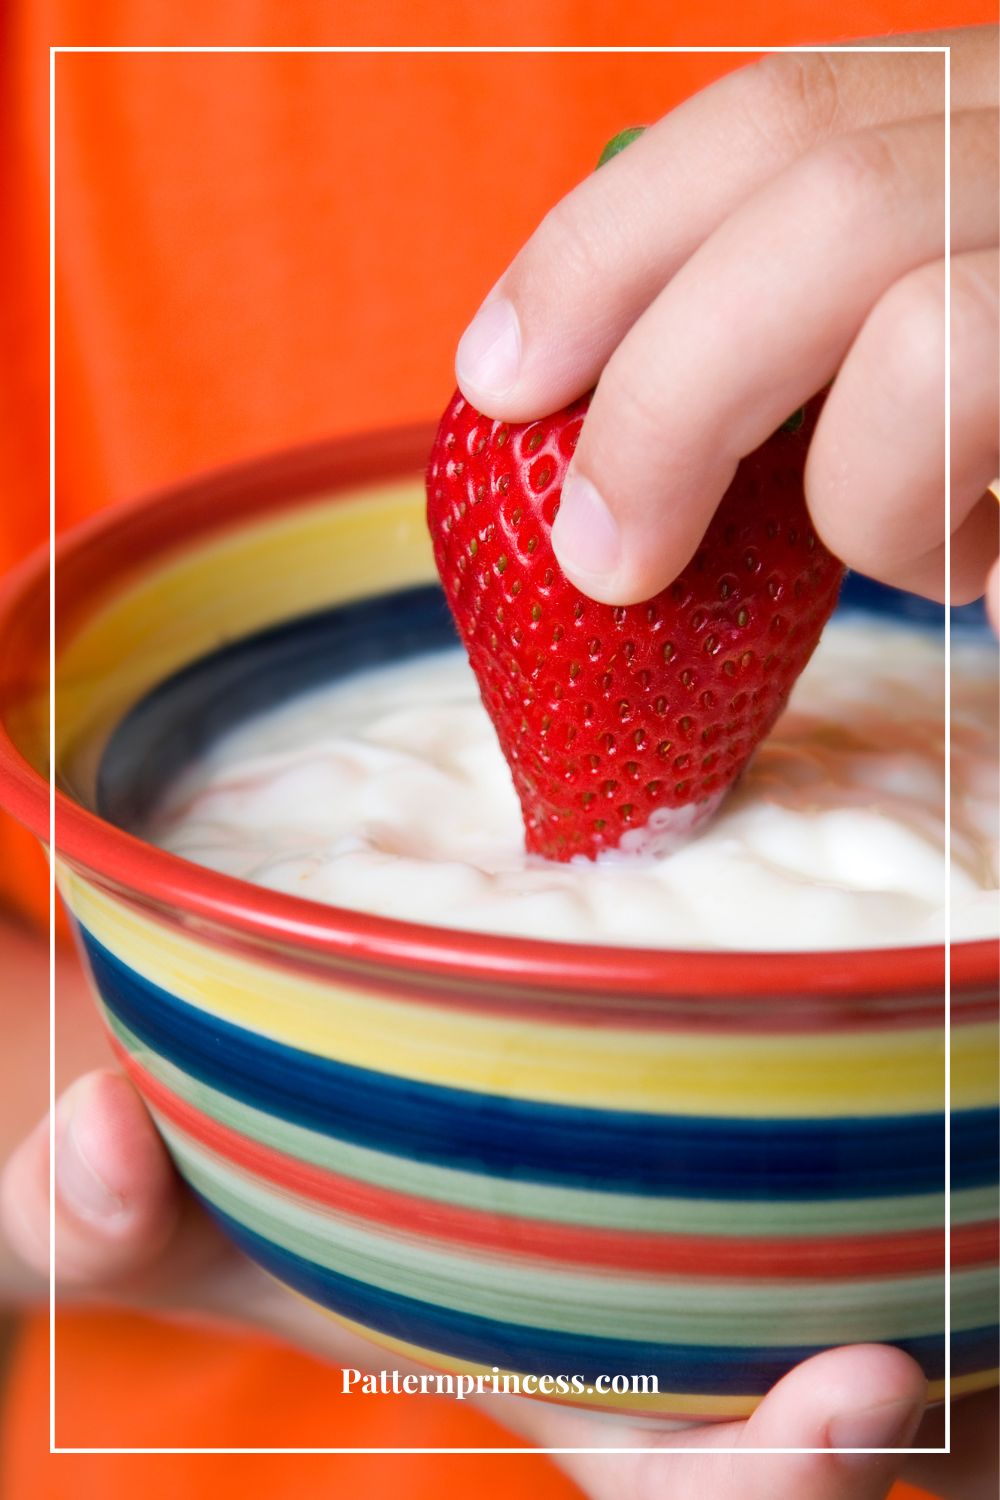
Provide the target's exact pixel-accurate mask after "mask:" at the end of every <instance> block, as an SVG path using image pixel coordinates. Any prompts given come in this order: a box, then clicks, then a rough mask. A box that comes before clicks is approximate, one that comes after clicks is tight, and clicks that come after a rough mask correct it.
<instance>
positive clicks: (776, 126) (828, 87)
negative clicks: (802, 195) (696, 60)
mask: <svg viewBox="0 0 1000 1500" xmlns="http://www.w3.org/2000/svg"><path fill="white" fill-rule="evenodd" d="M746 72H747V79H748V83H749V84H750V88H749V91H748V99H747V107H748V110H749V113H750V118H751V120H752V121H753V123H754V125H755V127H756V128H757V129H758V130H759V131H760V132H761V133H762V134H764V135H765V136H767V137H768V138H769V139H770V141H771V143H772V144H776V145H778V146H781V147H784V148H786V149H787V147H789V146H791V147H793V148H794V149H795V150H797V151H801V150H804V149H805V148H806V147H807V146H809V145H811V144H812V143H813V142H814V141H816V140H819V139H822V138H823V137H824V136H826V135H829V134H830V133H831V132H832V131H833V130H835V129H836V128H837V125H838V123H839V121H840V117H841V83H840V75H839V72H838V69H837V65H836V63H835V62H834V61H833V59H832V58H831V57H830V56H829V55H828V54H827V53H825V52H772V53H770V54H769V55H768V56H767V57H763V58H761V60H760V61H759V62H757V63H754V64H753V65H752V66H751V67H750V68H748V69H747V70H746Z"/></svg>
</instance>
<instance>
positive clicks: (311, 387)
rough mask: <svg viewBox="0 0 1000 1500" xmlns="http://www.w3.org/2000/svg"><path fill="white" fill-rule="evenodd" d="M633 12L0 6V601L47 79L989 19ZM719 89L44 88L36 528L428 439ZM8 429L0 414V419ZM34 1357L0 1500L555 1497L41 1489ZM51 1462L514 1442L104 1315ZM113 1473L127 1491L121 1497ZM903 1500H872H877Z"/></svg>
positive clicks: (89, 1483)
mask: <svg viewBox="0 0 1000 1500" xmlns="http://www.w3.org/2000/svg"><path fill="white" fill-rule="evenodd" d="M684 10H685V11H687V12H689V13H688V14H685V15H684V17H683V34H680V29H679V26H678V23H677V22H676V21H675V20H674V19H673V12H674V11H675V8H674V7H670V6H664V5H663V4H662V3H661V0H630V3H629V4H628V6H627V7H622V8H621V11H620V12H618V11H616V10H615V9H614V8H609V7H608V6H607V5H606V4H605V3H603V0H561V3H550V4H546V3H544V0H509V3H507V4H505V5H504V6H501V7H496V6H483V5H481V4H479V3H478V0H464V3H458V0H453V3H445V0H441V3H436V4H432V3H420V0H382V3H380V4H379V5H377V6H371V5H370V4H369V3H368V0H343V3H340V4H338V5H336V6H331V5H330V4H329V3H328V0H297V3H296V0H286V3H283V4H280V5H279V4H275V3H273V0H214V3H213V4H212V5H211V6H204V5H201V4H197V3H194V0H173V3H172V4H171V5H168V6H165V5H163V4H162V3H160V0H103V3H102V0H75V3H74V0H8V3H7V4H6V5H4V6H2V7H0V28H2V31H0V69H2V70H3V72H2V74H0V81H2V84H3V89H2V94H0V108H2V109H3V111H4V113H5V116H6V118H5V120H4V122H3V123H4V128H3V130H0V184H2V190H3V201H4V204H5V209H6V212H5V232H4V235H3V236H2V237H0V256H2V263H3V276H2V279H0V335H2V340H3V344H2V347H3V348H4V351H5V360H4V363H5V368H4V370H3V372H2V375H0V380H2V381H3V382H4V384H3V387H2V389H3V390H4V392H5V407H4V409H3V411H2V412H0V484H2V493H3V495H4V497H5V498H4V504H3V506H2V509H0V570H2V569H3V568H5V567H7V566H9V565H10V564H11V563H12V562H13V561H14V560H15V559H16V558H17V557H19V556H20V555H22V554H23V553H24V552H25V551H26V550H27V549H28V548H29V547H30V546H32V545H35V544H38V543H40V542H41V541H42V540H43V539H44V536H45V517H46V506H45V497H46V493H47V481H46V465H47V433H46V411H45V400H46V381H47V317H48V291H47V270H48V265H47V254H46V242H47V218H46V216H47V196H48V189H47V163H48V149H47V125H48V104H47V73H48V58H47V48H48V46H49V44H50V43H51V42H58V43H60V44H62V45H70V44H71V45H91V46H94V45H115V44H117V45H161V46H162V45H169V44H174V45H192V44H203V45H204V44H211V45H226V44H234V43H235V44H242V45H247V44H252V45H257V46H274V45H299V46H309V45H317V44H328V45H336V44H341V45H343V44H350V43H357V44H373V43H417V44H424V45H430V44H439V43H446V42H450V43H490V44H504V43H506V44H517V43H525V42H530V43H535V44H540V43H571V44H591V45H600V44H607V43H611V44H624V43H628V44H633V45H648V44H654V43H672V44H684V45H691V44H695V43H699V42H700V43H714V44H719V45H726V44H735V43H745V44H750V45H757V44H764V45H777V44H781V43H789V42H807V41H826V40H831V39H833V38H836V37H840V38H845V37H850V36H858V35H864V34H871V33H879V32H884V31H887V30H904V29H921V28H926V27H929V26H933V25H937V26H946V25H954V24H963V23H970V22H976V21H988V20H992V19H993V12H994V5H993V3H992V0H838V3H837V4H836V5H833V4H832V3H831V4H829V5H828V6H826V7H824V6H823V5H822V4H819V5H817V4H816V3H815V0H772V3H771V4H770V5H769V6H768V7H767V11H766V21H765V22H764V23H761V22H759V21H758V19H756V18H755V17H754V16H753V15H752V13H751V11H750V10H749V8H747V7H744V6H741V5H736V4H725V3H716V4H715V5H712V4H708V5H704V6H701V7H699V8H698V11H697V15H695V14H693V13H690V12H691V8H689V7H685V8H684ZM743 60H744V59H740V58H737V57H733V56H724V55H723V56H719V55H711V54H703V55H688V56H671V57H669V58H664V57H657V56H650V55H646V56H643V55H638V56H617V57H608V56H604V57H580V56H521V57H512V56H468V55H466V56H450V57H442V56H381V57H373V56H365V55H354V56H346V55H327V56H319V57H316V56H294V57H280V58H279V57H274V56H270V57H260V56H226V55H202V56H176V55H175V56H144V55H139V56H136V55H120V56H100V55H65V54H64V55H61V56H59V57H58V58H57V61H56V79H57V85H56V88H57V112H56V114H57V188H58V197H57V223H58V228H59V238H58V254H57V286H58V310H57V327H58V364H57V387H58V439H59V441H58V455H59V472H58V486H59V523H60V525H69V524H72V523H73V522H75V521H77V520H78V519H80V518H81V517H83V516H85V515H88V514H90V513H92V512H93V511H94V510H95V509H97V508H98V507H100V506H103V505H105V504H107V503H109V502H110V501H114V500H118V499H121V498H124V497H127V496H130V495H133V494H135V493H138V492H140V491H143V490H145V489H147V488H150V487H152V486H156V485H160V484H163V483H169V482H171V481H172V480H174V479H176V478H178V477H180V476H183V475H186V474H188V473H190V472H192V471H195V470H198V469H201V468H204V467H206V466H209V465H213V464H219V463H225V462H227V461H229V460H230V459H233V458H237V457H244V456H246V455H248V454H251V453H254V452H257V451H261V450H265V449H271V448H276V447H281V446H283V445H285V444H289V443H296V442H300V441H303V440H306V439H310V438H314V437H319V436H324V435H329V434H332V433H338V432H349V431H353V430H357V429H360V428H367V427H374V426H379V425H382V424H385V423H390V422H394V421H403V420H409V419H412V418H417V417H419V418H431V417H432V416H434V415H436V413H437V412H438V411H439V409H440V408H441V406H442V404H443V402H444V400H445V399H446V397H447V395H448V393H449V391H450V389H451V384H452V374H451V358H452V353H453V349H454V345H455V341H456V339H457V336H458V334H459V333H460V331H461V329H462V327H463V325H464V322H465V320H466V319H467V317H468V315H469V314H470V312H471V311H472V310H473V308H474V307H475V305H476V304H477V302H478V300H479V299H480V297H481V296H482V295H483V293H484V292H485V290H486V289H487V288H488V287H489V285H490V284H491V283H492V281H493V279H494V278H495V277H496V275H497V274H498V273H499V272H500V271H501V270H502V268H503V267H504V265H505V264H506V262H507V261H508V259H509V258H510V256H511V254H512V253H513V251H514V250H515V249H516V248H517V246H518V245H519V244H520V243H521V242H522V241H523V239H524V238H525V236H526V234H527V233H528V232H529V231H530V229H531V228H532V227H533V225H534V224H535V223H536V221H537V220H538V218H539V217H540V216H541V214H542V213H543V212H544V211H545V209H546V208H547V207H548V206H549V204H550V203H551V202H552V201H553V200H554V199H555V198H556V197H557V196H558V195H559V194H560V193H562V192H563V191H565V189H566V188H567V187H569V186H570V185H571V184H572V183H573V182H574V181H575V180H577V179H578V178H579V177H580V176H581V175H582V174H584V173H586V172H587V171H588V170H590V168H591V167H592V165H593V162H594V159H595V156H596V154H597V152H598V150H599V149H600V146H601V144H602V143H603V141H604V140H605V138H606V137H608V136H609V135H610V134H612V133H613V131H614V130H616V129H617V128H619V127H620V126H622V125H623V124H627V123H632V122H635V121H642V120H648V119H652V118H655V117H656V116H658V115H659V114H662V113H663V112H664V111H665V110H666V109H668V108H670V106H671V105H672V104H674V103H676V102H677V101H678V100H679V99H680V98H682V97H683V96H684V95H686V94H688V93H690V92H691V91H692V90H694V89H696V88H698V87H700V86H701V85H702V84H704V83H706V82H707V81H709V80H710V79H711V78H712V77H714V76H717V75H718V74H719V73H720V72H721V71H722V70H723V69H726V68H729V67H732V66H735V65H737V64H738V63H739V62H741V61H743ZM8 398H9V399H8ZM0 902H2V903H6V904H8V905H10V906H13V907H15V908H17V909H19V910H21V911H22V912H25V913H28V912H34V913H35V914H36V915H38V914H40V913H42V912H44V865H43V863H42V861H41V860H40V859H39V858H38V857H37V856H36V855H34V854H33V853H31V852H29V849H28V846H27V841H26V840H25V839H23V838H22V837H21V836H20V835H19V834H18V833H17V832H15V831H14V830H13V829H12V827H11V826H10V824H9V823H6V822H3V821H0ZM46 1406H47V1369H46V1338H45V1328H44V1324H43V1322H42V1321H41V1320H40V1319H37V1320H29V1322H28V1323H27V1324H26V1326H25V1328H24V1330H23V1336H22V1338H21V1341H20V1344H19V1346H18V1348H17V1350H16V1353H15V1359H14V1363H13V1374H12V1379H11V1384H10V1395H9V1399H8V1402H7V1409H6V1416H5V1424H4V1438H5V1441H4V1443H3V1450H2V1451H3V1458H2V1460H0V1463H2V1465H3V1467H2V1468H0V1481H2V1482H0V1493H2V1495H3V1496H4V1497H8V1496H9V1497H11V1500H21V1497H22V1496H26V1495H31V1496H32V1497H37V1500H47V1497H51V1500H56V1497H58V1500H73V1497H75V1496H77V1495H83V1494H84V1493H90V1492H91V1491H99V1492H100V1493H101V1494H102V1495H104V1496H106V1497H109V1500H113V1497H114V1496H117V1495H118V1494H122V1495H124V1494H126V1493H128V1494H129V1495H131V1494H133V1493H134V1492H135V1491H136V1490H137V1489H138V1488H139V1487H140V1486H141V1488H142V1490H143V1492H144V1493H145V1494H146V1496H147V1497H149V1500H157V1497H158V1496H160V1495H161V1494H162V1495H163V1496H166V1495H167V1494H168V1493H169V1494H170V1495H173V1494H175V1493H183V1494H185V1495H188V1496H192V1497H195V1500H196V1497H198V1496H200V1495H208V1494H213V1495H216V1494H218V1495H220V1496H225V1495H228V1494H234V1495H235V1494H236V1493H241V1494H242V1495H243V1496H247V1497H252V1496H254V1495H257V1494H260V1495H263V1494H265V1493H266V1494H268V1495H269V1496H285V1495H287V1496H289V1497H293V1496H295V1497H298V1496H306V1495H312V1494H314V1493H319V1492H320V1488H321V1486H322V1492H323V1493H327V1492H328V1489H329V1487H330V1486H331V1484H332V1483H333V1482H334V1481H333V1480H332V1479H331V1476H332V1475H335V1476H336V1479H335V1482H336V1484H337V1486H338V1487H340V1486H344V1487H347V1488H350V1487H351V1485H352V1480H353V1481H354V1482H355V1483H356V1484H357V1487H358V1488H361V1489H363V1490H364V1491H365V1492H366V1493H373V1494H375V1493H381V1492H382V1489H383V1487H384V1489H385V1490H386V1491H388V1490H390V1488H391V1489H394V1490H395V1491H396V1492H397V1493H398V1494H399V1495H400V1496H405V1497H417V1496H422V1495H424V1494H427V1495H431V1494H433V1495H435V1496H439V1497H446V1496H447V1495H448V1494H457V1493H458V1492H459V1491H462V1492H464V1491H465V1490H466V1489H467V1488H468V1489H471V1490H473V1491H474V1492H477V1493H479V1494H481V1495H483V1496H484V1497H486V1496H490V1495H494V1494H496V1495H499V1494H500V1493H501V1492H502V1491H505V1490H506V1488H507V1486H508V1485H509V1483H510V1471H509V1468H508V1462H515V1463H517V1464H519V1465H521V1466H522V1467H520V1468H519V1469H518V1475H519V1476H521V1475H522V1474H524V1469H523V1466H524V1465H525V1464H527V1465H529V1466H530V1468H531V1475H530V1479H529V1478H528V1476H527V1475H525V1476H524V1477H525V1479H526V1481H527V1485H528V1487H529V1488H530V1490H531V1492H532V1493H534V1494H536V1495H538V1496H540V1497H541V1496H551V1497H558V1496H564V1495H565V1496H568V1495H570V1494H572V1493H575V1491H574V1490H573V1488H572V1486H570V1485H569V1484H568V1482H567V1481H565V1480H563V1479H562V1478H561V1477H560V1476H559V1475H558V1474H557V1473H556V1471H555V1470H554V1469H553V1468H552V1467H551V1466H550V1465H549V1464H548V1463H547V1461H546V1460H545V1459H542V1458H539V1459H538V1460H534V1459H523V1458H522V1459H517V1460H510V1461H507V1460H503V1459H500V1458H495V1459H489V1458H479V1459H463V1460H462V1461H461V1463H460V1464H456V1463H454V1462H453V1461H449V1460H448V1459H446V1458H426V1459H421V1460H415V1459H408V1458H384V1459H360V1458H348V1457H344V1458H339V1459H309V1458H287V1459H282V1458H274V1459H258V1460H257V1461H255V1462H248V1461H246V1460H240V1459H227V1458H215V1459H201V1460H199V1459H197V1458H185V1457H177V1458H170V1459H166V1458H159V1459H153V1460H141V1459H135V1458H130V1459H112V1458H90V1459H88V1458H65V1457H63V1458H56V1459H49V1458H47V1457H46V1456H45V1447H46V1430H45V1419H44V1415H43V1414H44V1411H45V1408H46ZM58 1410H59V1430H58V1437H59V1441H60V1443H62V1444H80V1445H82V1446H92V1445H100V1444H102V1443H104V1444H110V1443H113V1444H115V1445H118V1444H122V1445H139V1446H142V1445H146V1444H148V1443H160V1444H164V1445H168V1446H175V1445H195V1446H197V1445H205V1444H211V1445H214V1446H218V1445H227V1444H230V1443H248V1444H253V1445H258V1444H260V1443H261V1442H264V1443H268V1444H270V1443H273V1444H276V1445H285V1444H287V1443H303V1444H316V1443H319V1444H324V1445H334V1446H336V1445H343V1444H357V1443H371V1444H372V1445H378V1444H380V1443H382V1444H405V1443H406V1442H408V1441H409V1442H415V1443H419V1444H422V1445H428V1446H434V1445H441V1446H450V1445H476V1444H479V1443H489V1444H497V1445H499V1444H504V1443H509V1442H510V1440H509V1439H508V1438H506V1437H505V1436H504V1435H503V1434H502V1433H501V1432H500V1431H499V1429H494V1428H493V1426H492V1424H490V1423H489V1422H488V1421H487V1419H486V1418H484V1417H483V1416H481V1415H480V1414H478V1413H476V1412H474V1411H472V1410H471V1409H468V1408H464V1407H459V1406H457V1405H454V1404H450V1403H447V1402H444V1401H441V1402H430V1401H428V1400H424V1399H421V1398H416V1399H414V1400H409V1401H408V1400H407V1399H406V1398H391V1397H387V1398H370V1399H368V1400H365V1401H361V1400H358V1399H353V1400H351V1401H350V1403H349V1404H345V1403H344V1402H343V1401H341V1400H338V1395H337V1383H336V1380H335V1379H334V1376H333V1375H332V1374H331V1373H330V1372H329V1371H327V1370H324V1369H323V1368H322V1367H321V1366H319V1365H317V1364H316V1363H315V1362H314V1361H312V1360H309V1359H306V1358H304V1357H303V1356H300V1355H297V1354H293V1353H290V1352H287V1351H283V1350H280V1349H276V1348H274V1347H273V1346H271V1345H267V1344H264V1343H261V1342H258V1341H254V1340H249V1339H237V1338H228V1337H219V1336H216V1335H212V1336H211V1337H209V1336H207V1335H204V1334H199V1333H197V1332H194V1331H191V1330H180V1329H177V1328H173V1327H166V1326H163V1325H161V1324H158V1323H156V1322H154V1321H152V1320H146V1319H141V1318H138V1317H132V1316H125V1315H122V1314H111V1313H100V1312H88V1313H73V1314H65V1315H63V1316H62V1317H61V1318H60V1324H59V1363H58ZM137 1467H138V1468H139V1469H141V1477H140V1474H139V1473H137ZM904 1493H909V1494H911V1495H912V1494H915V1493H916V1492H912V1491H910V1492H906V1491H903V1490H900V1491H898V1492H897V1496H898V1500H902V1496H903V1495H904Z"/></svg>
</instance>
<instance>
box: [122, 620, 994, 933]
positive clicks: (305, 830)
mask: <svg viewBox="0 0 1000 1500" xmlns="http://www.w3.org/2000/svg"><path fill="white" fill-rule="evenodd" d="M997 698H998V690H997V655H996V652H995V650H994V649H993V648H992V647H991V646H990V645H988V644H985V643H971V642H965V641H957V642H954V643H953V646H952V698H951V713H952V749H951V754H952V767H951V837H952V861H951V872H950V899H951V935H952V938H953V939H954V940H955V941H960V940H963V939H969V938H981V937H992V936H994V935H996V933H997V931H998V927H1000V898H998V892H997V884H998V879H997V867H998V853H997V843H998V829H997V823H998V807H997V753H998V745H997V738H998V736H997V722H998V702H997ZM944 710H945V672H944V646H943V641H942V640H941V639H940V638H939V637H938V636H936V635H934V634H932V633H924V632H921V631H917V630H910V629H906V628H903V627H895V626H885V625H882V624H878V623H874V622H873V621H872V620H870V619H868V618H865V617H853V618H852V617H850V616H848V617H847V618H846V619H844V620H839V621H835V622H834V623H833V624H832V625H830V626H829V627H828V628H827V630H826V632H825V634H824V636H823V639H822V641H821V642H820V645H819V647H818V649H817V651H816V654H815V655H814V657H813V659H812V661H811V662H810V663H809V665H808V667H807V668H806V670H805V672H804V674H803V676H802V677H801V678H800V680H799V682H798V684H797V685H796V688H795V691H794V693H793V695H792V699H791V701H790V704H789V707H788V709H787V710H786V712H785V714H784V716H783V717H782V719H781V720H780V722H779V724H778V725H777V727H776V728H775V730H774V731H773V732H772V734H771V736H770V737H769V739H768V740H766V741H765V743H764V744H763V745H762V746H761V747H760V748H759V749H758V751H757V754H756V756H755V758H754V760H753V762H752V764H751V765H750V767H749V770H748V771H747V772H746V774H745V775H744V777H743V779H742V781H741V782H740V783H739V784H738V785H737V786H736V787H735V788H734V789H733V791H732V792H731V793H730V795H729V796H728V798H727V799H726V801H725V802H724V803H723V805H722V809H721V811H720V812H719V813H718V814H717V815H716V817H715V818H714V819H713V820H712V821H711V823H710V824H709V825H708V826H707V827H706V828H704V829H703V830H702V831H700V832H699V833H698V834H696V836H695V837H694V838H693V839H692V840H691V842H690V843H688V844H687V845H685V846H684V847H683V848H682V849H680V850H679V851H677V852H675V853H673V854H669V855H665V856H659V857H656V858H643V857H638V856H635V855H621V854H609V855H606V856H604V857H602V859H601V860H600V861H599V862H597V863H596V864H595V863H592V862H590V861H587V860H583V859H578V860H575V861H574V862H572V863H571V864H569V865H557V864H551V863H548V862H545V861H542V860H536V859H533V858H529V857H527V856H526V855H525V853H524V849H523V844H522V838H523V830H522V825H521V816H520V809H519V807H518V803H517V799H516V797H515V795H514V791H513V787H512V785H511V781H510V776H509V773H508V771H507V767H506V765H505V763H504V761H503V758H502V756H501V753H500V750H499V748H498V746H497V742H496V738H495V735H494V732H493V728H492V726H491V724H490V722H489V720H488V718H487V716H486V713H485V710H484V709H483V707H482V705H481V703H480V701H479V695H478V692H477V689H476V685H475V682H474V679H473V677H472V674H471V672H470V670H469V668H468V666H467V664H466V661H465V657H464V655H463V654H462V652H461V651H460V650H458V649H455V650H452V651H445V652H439V653H436V654H434V655H429V656H424V657H421V658H418V659H414V660H410V661H408V662H406V663H404V664H402V665H399V666H392V667H386V668H381V669H378V670H374V671H369V672H364V673H358V674H357V675H354V676H352V677H348V678H342V679H340V680H338V681H336V682H334V683H332V684H331V685H330V686H328V687H325V688H322V689H320V690H318V691H313V692H309V693H306V694H302V695H301V696H299V697H296V698H294V699H291V700H289V701H288V702H286V703H284V704H281V705H279V706H278V707H276V708H274V709H272V710H271V711H269V712H267V713H265V714H262V715H260V716H258V717H256V718H254V719H253V720H251V721H248V722H246V723H245V724H243V725H241V726H239V727H238V728H237V729H235V730H233V731H231V732H230V733H228V734H226V735H225V736H224V737H223V738H221V739H219V740H218V741H217V742H216V743H215V744H214V745H213V747H212V748H211V750H210V751H209V752H208V754H207V755H205V756H204V757H203V758H202V759H201V760H200V761H198V762H197V763H196V764H195V765H193V766H191V767H190V768H189V769H188V770H187V771H186V772H185V773H184V774H183V775H182V776H181V777H179V778H178V780H177V781H176V782H175V783H174V785H173V786H172V787H171V788H170V791H169V793H168V795H167V796H166V797H165V798H164V800H163V802H162V803H161V805H160V807H159V809H158V810H157V813H156V815H155V817H154V818H153V819H152V820H151V821H150V822H149V824H148V825H147V826H146V827H145V828H144V829H142V830H141V832H142V833H143V835H144V836H145V837H146V838H148V839H150V840H151V841H152V842H153V843H156V844H159V845H160V846H161V847H163V848H165V849H169V850H171V851H173V852H174V853H176V854H179V855H182V856H183V857H184V858H185V859H189V860H193V861H194V862H196V863H198V864H202V865H207V866H209V867H210V868H212V869H215V870H218V871H222V872H224V873H226V874H229V875H236V876H239V877H240V878H242V879H244V880H249V881H251V882H253V883H254V884H257V885H261V886H267V887H270V888H271V889H274V890H279V891H284V892H288V893H290V894H292V895H298V896H304V897H307V898H308V899H310V900H313V901H321V902H327V903H329V904H332V905H337V906H347V907H352V908H355V909H360V910H365V911H372V912H378V913H380V914H382V915H385V916H393V917H400V918H403V919H405V920H410V921H418V922H431V923H434V924H436V925H440V926H445V927H458V928H466V929H470V930H474V931H480V932H493V933H508V934H513V935H517V936H521V937H535V938H550V939H556V940H561V941H571V942H589V943H607V944H617V945H627V946H636V947H648V948H680V949H690V948H716V949H720V948H721V949H724V948H730V949H731V948H736V949H751V950H759V951H766V950H791V949H799V950H808V949H828V948H877V947H895V946H903V945H906V946H908V945H912V944H925V943H937V942H940V941H942V939H943V938H944V936H945V887H946V874H947V872H946V866H945V808H946V802H945V734H944Z"/></svg>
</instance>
